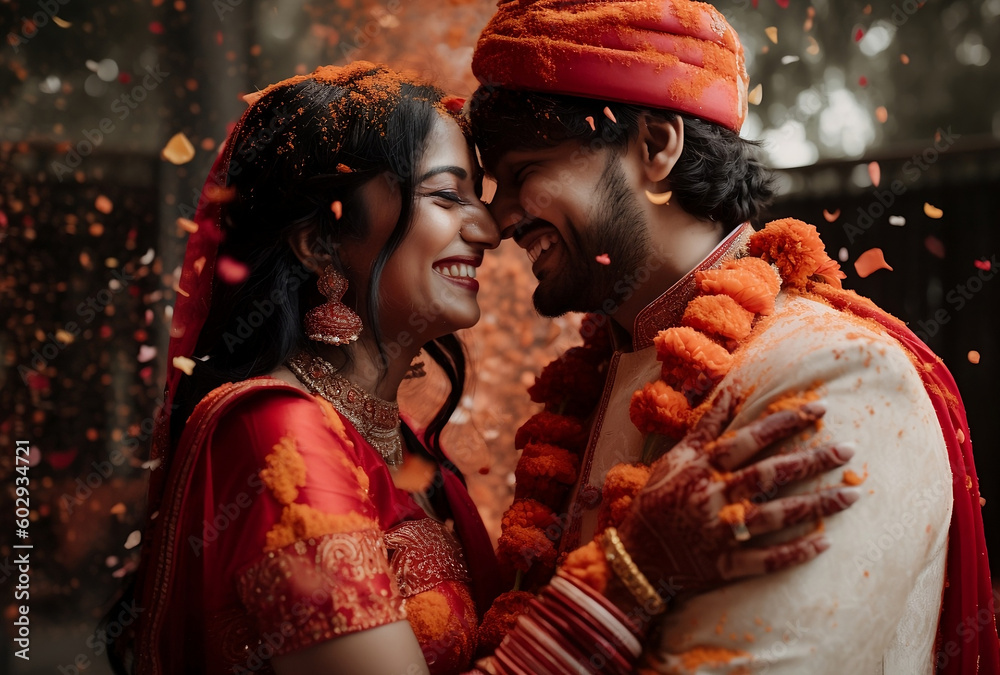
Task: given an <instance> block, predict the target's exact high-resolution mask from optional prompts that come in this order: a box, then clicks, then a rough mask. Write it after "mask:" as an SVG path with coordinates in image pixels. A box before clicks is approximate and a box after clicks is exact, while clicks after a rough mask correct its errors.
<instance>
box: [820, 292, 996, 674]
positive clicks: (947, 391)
mask: <svg viewBox="0 0 1000 675" xmlns="http://www.w3.org/2000/svg"><path fill="white" fill-rule="evenodd" d="M810 290H811V291H812V292H814V293H816V294H817V295H820V296H822V297H823V298H825V299H826V300H827V301H828V302H830V304H832V305H833V307H835V308H836V309H838V310H841V311H846V312H850V313H851V314H854V315H855V316H858V317H860V318H862V319H866V320H868V321H873V322H875V323H877V324H878V325H879V326H880V327H881V328H882V329H883V330H885V331H886V332H888V333H889V335H891V336H892V337H894V338H895V339H896V340H897V341H898V342H899V343H900V344H901V345H902V346H903V348H904V349H906V351H907V352H908V353H909V355H910V358H911V360H912V361H913V363H914V365H915V366H916V368H917V372H918V373H919V374H920V377H921V379H922V380H923V382H924V387H925V388H926V390H927V394H928V395H929V396H930V399H931V402H932V403H933V404H934V410H935V411H936V412H937V418H938V422H939V423H940V425H941V431H942V433H943V434H944V439H945V442H946V444H947V446H948V457H949V459H950V462H951V472H952V490H953V494H954V506H953V511H952V517H951V529H950V530H949V533H948V563H947V564H948V567H947V576H946V581H945V589H944V598H943V601H942V604H941V618H940V621H939V623H938V638H937V644H936V645H935V648H934V655H935V667H936V669H937V672H938V673H940V674H941V675H972V674H975V673H978V674H980V675H1000V643H998V639H997V627H996V618H995V611H996V608H995V607H994V606H993V589H992V585H991V583H990V568H989V560H988V558H987V556H986V539H985V536H984V534H983V515H982V505H981V503H980V497H979V479H978V478H977V477H976V467H975V464H974V463H973V455H972V441H971V438H970V435H969V423H968V421H967V420H966V417H965V406H964V405H962V398H961V396H960V395H959V393H958V387H957V386H956V384H955V380H954V378H952V376H951V373H950V372H948V369H947V368H945V366H944V363H943V362H942V361H941V359H940V358H938V357H937V355H935V354H934V352H932V351H931V350H930V349H929V348H928V347H927V345H925V344H924V343H923V342H921V341H920V339H919V338H917V336H916V335H914V334H913V332H912V331H911V330H910V329H908V328H907V327H906V326H905V325H904V324H903V322H901V321H900V320H899V319H897V318H895V317H894V316H891V315H890V314H888V313H887V312H885V311H883V310H881V309H879V308H878V307H877V306H876V305H875V304H874V303H872V302H871V301H870V300H867V299H866V298H863V297H861V296H859V295H857V294H855V293H853V292H851V291H847V290H842V289H836V288H834V287H832V286H829V285H827V284H812V285H811V287H810Z"/></svg>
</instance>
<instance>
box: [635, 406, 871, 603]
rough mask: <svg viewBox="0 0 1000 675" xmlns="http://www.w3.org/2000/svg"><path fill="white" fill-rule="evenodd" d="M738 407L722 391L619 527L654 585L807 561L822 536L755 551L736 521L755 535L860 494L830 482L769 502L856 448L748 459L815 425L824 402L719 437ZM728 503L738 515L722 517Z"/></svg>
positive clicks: (708, 584)
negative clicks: (738, 533)
mask: <svg viewBox="0 0 1000 675" xmlns="http://www.w3.org/2000/svg"><path fill="white" fill-rule="evenodd" d="M738 405H739V404H738V401H737V400H736V399H735V397H734V396H733V395H732V394H731V392H730V391H729V390H728V389H727V390H723V391H722V392H720V393H719V394H718V395H717V397H716V399H715V401H714V402H713V405H712V407H711V409H710V410H709V411H708V412H707V413H706V414H705V415H704V416H703V417H702V419H701V420H700V421H699V423H698V425H697V426H696V427H695V428H694V429H693V430H692V431H691V433H689V434H688V435H687V436H686V437H685V438H683V439H682V440H681V441H680V442H678V443H677V444H676V445H675V446H674V447H673V448H672V449H671V450H670V451H669V452H668V453H667V454H665V455H664V456H663V457H661V458H660V459H658V460H657V461H656V462H655V463H654V464H653V466H652V473H651V475H650V478H649V481H648V482H647V484H646V486H645V487H644V488H643V489H642V490H640V491H639V493H638V494H637V495H636V496H635V498H634V499H633V503H632V508H631V512H630V514H629V516H628V517H627V518H626V519H625V521H624V522H623V523H622V525H621V527H619V528H618V531H619V536H620V537H621V538H622V541H623V543H624V544H625V548H626V549H627V550H628V551H629V553H630V555H631V556H632V558H633V560H634V561H635V563H636V564H637V565H638V566H639V568H640V569H641V570H642V571H643V573H644V574H646V576H647V578H648V579H649V581H650V582H651V583H652V584H653V585H654V587H655V586H658V585H659V586H660V587H662V588H669V589H671V591H672V592H679V591H700V590H707V589H709V588H713V587H716V586H719V585H721V584H723V583H726V582H727V581H729V580H732V579H736V578H739V577H744V576H752V575H758V574H764V573H767V572H772V571H776V570H779V569H785V568H787V567H789V566H792V565H796V564H801V563H803V562H806V561H808V560H811V559H813V558H815V557H816V556H817V555H819V553H821V552H822V551H824V550H826V549H827V548H828V547H829V541H828V540H827V539H826V537H825V536H823V535H822V533H813V534H810V535H807V536H805V537H801V538H799V539H797V540H794V541H790V542H787V543H783V544H777V545H771V546H764V547H758V548H754V547H749V546H740V545H739V544H738V542H736V539H735V536H734V532H733V525H732V524H731V523H733V522H743V523H745V524H746V526H747V529H749V531H750V534H751V535H758V534H763V533H765V532H776V531H780V530H783V529H785V528H787V527H791V526H793V525H797V524H801V523H806V522H809V521H810V520H815V519H818V518H820V517H824V516H827V515H831V514H833V513H837V512H839V511H842V510H844V509H846V508H848V507H849V506H850V505H851V504H852V503H854V502H855V501H857V499H858V498H859V496H860V492H859V491H858V490H856V489H852V488H834V489H832V490H827V491H824V492H820V493H816V494H809V495H796V496H791V497H784V498H781V499H772V498H773V497H774V496H775V495H776V494H777V492H778V489H779V488H781V487H782V486H784V485H788V484H791V483H794V482H796V481H801V480H804V479H807V478H812V477H815V476H817V475H820V474H822V473H825V472H827V471H830V470H831V469H834V468H836V467H839V466H843V465H844V464H846V463H847V462H848V461H849V460H850V459H851V457H852V456H853V454H854V451H853V449H852V448H851V447H850V446H848V445H845V444H834V445H826V446H823V447H820V448H816V449H805V450H798V451H795V452H791V453H788V454H785V455H777V456H774V457H769V458H767V459H763V460H760V461H758V462H756V463H753V464H749V465H747V466H744V465H746V464H747V463H748V462H751V461H752V460H753V459H754V458H755V457H756V456H757V455H758V454H759V453H761V451H763V450H764V449H766V448H768V447H769V446H771V445H773V444H774V443H777V442H780V441H784V440H786V439H788V438H790V437H792V436H795V435H796V434H798V433H800V432H802V431H804V430H806V429H808V428H810V427H811V426H813V425H814V424H815V422H816V421H817V420H819V419H820V418H821V417H822V416H823V415H824V413H825V408H824V407H823V406H822V404H820V403H818V402H812V403H807V404H804V405H802V406H799V407H798V408H793V409H790V410H782V411H778V412H775V413H772V414H769V415H767V416H765V417H762V418H761V419H758V420H756V421H754V422H751V423H750V424H748V425H746V426H745V427H742V428H741V429H738V430H735V431H733V432H731V433H725V434H723V433H722V432H723V430H724V429H725V427H726V426H727V425H728V424H729V423H730V421H731V420H732V418H733V417H734V416H735V414H736V412H737V409H738ZM741 467H742V468H741ZM751 500H752V501H751ZM769 500H770V501H769ZM733 504H735V505H736V506H731V505H733ZM724 507H729V508H730V509H736V510H737V511H738V512H740V513H741V518H738V519H737V521H733V520H729V521H728V522H724V521H723V520H722V519H720V512H721V511H722V510H723V508H724Z"/></svg>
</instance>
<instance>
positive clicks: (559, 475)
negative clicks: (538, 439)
mask: <svg viewBox="0 0 1000 675" xmlns="http://www.w3.org/2000/svg"><path fill="white" fill-rule="evenodd" d="M578 466H579V464H578V459H577V458H576V456H575V455H573V454H572V453H571V452H569V450H566V449H565V448H560V447H558V446H555V445H549V444H547V443H529V444H528V445H527V446H525V448H524V450H523V451H522V453H521V459H520V460H518V462H517V467H516V468H515V469H514V478H515V485H516V487H515V489H514V497H515V498H518V499H519V498H523V497H528V496H530V497H532V498H534V499H537V500H538V501H540V502H542V503H543V504H545V505H546V506H548V507H549V508H558V507H559V506H560V505H561V503H562V499H563V497H564V496H565V495H566V491H567V490H568V489H569V486H571V485H572V484H573V483H575V482H576V475H577V468H578Z"/></svg>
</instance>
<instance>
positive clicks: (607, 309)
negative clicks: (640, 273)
mask: <svg viewBox="0 0 1000 675" xmlns="http://www.w3.org/2000/svg"><path fill="white" fill-rule="evenodd" d="M596 198H597V201H596V203H597V206H596V207H595V208H594V209H592V210H591V212H590V213H589V214H588V215H587V220H588V221H589V223H588V224H587V225H585V226H584V227H582V228H575V229H574V233H575V234H576V237H575V242H573V243H574V244H575V245H574V246H573V247H572V250H571V247H570V242H568V241H564V242H563V246H564V247H565V251H564V253H565V256H566V259H565V260H564V262H563V266H562V267H561V268H560V269H559V270H558V271H557V272H556V273H554V274H551V275H549V276H548V277H546V278H545V279H543V280H540V281H539V284H538V287H537V288H536V289H535V293H534V295H533V296H532V299H533V301H534V304H535V309H537V310H538V312H539V313H540V314H541V315H542V316H548V317H556V316H562V315H563V314H565V313H567V312H597V311H601V312H604V313H607V314H611V315H613V314H614V311H615V310H616V309H617V308H618V306H619V305H620V304H621V302H622V301H623V300H624V299H625V298H627V297H628V296H630V295H631V294H632V293H634V292H635V289H634V287H633V285H631V284H630V283H629V279H631V277H632V276H633V275H634V274H635V270H636V269H637V268H638V267H639V266H640V265H642V264H643V262H644V261H646V260H648V259H649V235H648V234H647V232H646V222H645V218H644V217H643V213H642V209H640V208H639V205H638V203H637V197H636V195H635V194H634V193H633V192H632V191H631V190H629V187H628V184H627V182H626V180H625V174H624V172H623V171H622V169H621V165H620V164H619V161H618V159H617V158H616V157H614V156H612V157H611V158H610V159H609V162H608V165H607V167H605V170H604V174H603V175H602V176H601V182H600V193H599V194H598V195H596ZM602 254H606V255H607V256H608V258H609V259H610V261H611V262H610V264H608V265H604V264H601V263H599V262H597V257H598V256H600V255H602Z"/></svg>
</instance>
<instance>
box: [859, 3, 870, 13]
mask: <svg viewBox="0 0 1000 675" xmlns="http://www.w3.org/2000/svg"><path fill="white" fill-rule="evenodd" d="M861 11H862V12H863V13H864V14H871V13H872V6H871V5H865V8H864V9H863V10H861Z"/></svg>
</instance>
